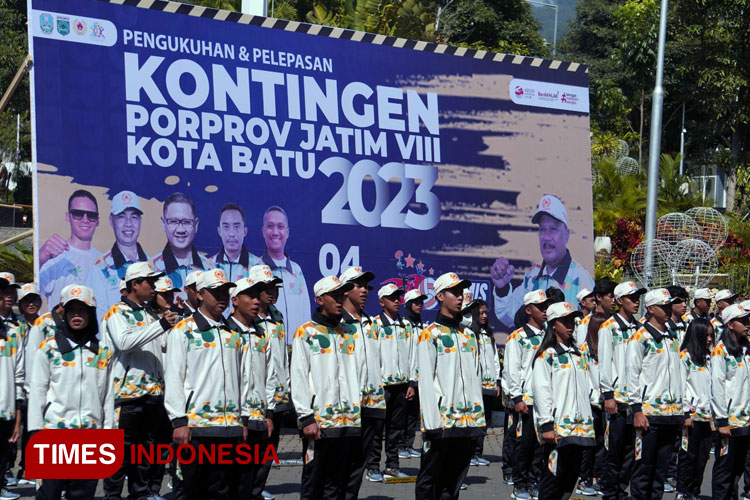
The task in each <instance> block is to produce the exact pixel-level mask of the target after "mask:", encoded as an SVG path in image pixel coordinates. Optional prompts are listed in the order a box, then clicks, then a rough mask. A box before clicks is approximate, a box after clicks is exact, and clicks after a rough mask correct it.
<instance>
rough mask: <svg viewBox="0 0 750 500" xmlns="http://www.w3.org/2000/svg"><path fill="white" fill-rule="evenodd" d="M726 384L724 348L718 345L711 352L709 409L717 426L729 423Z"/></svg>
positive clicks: (724, 425)
mask: <svg viewBox="0 0 750 500" xmlns="http://www.w3.org/2000/svg"><path fill="white" fill-rule="evenodd" d="M726 384H727V363H726V360H725V359H724V348H723V346H721V345H719V346H717V347H715V348H714V350H713V352H712V353H711V411H712V412H713V414H714V424H715V425H716V427H717V428H719V427H726V426H727V425H729V414H728V413H729V411H728V407H729V402H728V401H727V393H726Z"/></svg>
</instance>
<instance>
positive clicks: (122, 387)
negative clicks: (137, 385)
mask: <svg viewBox="0 0 750 500" xmlns="http://www.w3.org/2000/svg"><path fill="white" fill-rule="evenodd" d="M129 371H130V365H128V366H127V367H125V373H123V375H122V382H120V390H121V391H122V390H123V389H124V388H125V381H126V380H127V379H128V372H129ZM115 396H116V395H115Z"/></svg>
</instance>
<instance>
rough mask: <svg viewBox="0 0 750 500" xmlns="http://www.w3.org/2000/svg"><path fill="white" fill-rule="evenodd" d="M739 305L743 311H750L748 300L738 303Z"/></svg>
mask: <svg viewBox="0 0 750 500" xmlns="http://www.w3.org/2000/svg"><path fill="white" fill-rule="evenodd" d="M740 305H741V306H742V308H743V309H748V310H750V300H745V301H742V302H740Z"/></svg>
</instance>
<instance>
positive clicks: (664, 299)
mask: <svg viewBox="0 0 750 500" xmlns="http://www.w3.org/2000/svg"><path fill="white" fill-rule="evenodd" d="M644 302H645V304H644V305H645V307H651V306H664V305H667V304H671V303H672V302H674V299H673V298H672V296H671V295H670V294H669V290H667V289H666V288H655V289H653V290H651V291H649V292H648V293H647V294H646V298H645V299H644Z"/></svg>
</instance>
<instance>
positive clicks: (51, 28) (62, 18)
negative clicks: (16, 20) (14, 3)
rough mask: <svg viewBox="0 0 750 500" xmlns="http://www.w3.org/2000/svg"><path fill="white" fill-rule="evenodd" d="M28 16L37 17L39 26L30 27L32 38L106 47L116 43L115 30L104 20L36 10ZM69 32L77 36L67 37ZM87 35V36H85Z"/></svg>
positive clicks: (111, 24)
mask: <svg viewBox="0 0 750 500" xmlns="http://www.w3.org/2000/svg"><path fill="white" fill-rule="evenodd" d="M30 16H31V18H32V19H33V18H34V16H39V24H38V25H36V24H33V25H32V30H31V35H32V36H44V37H45V38H51V39H53V40H62V41H66V42H76V43H86V44H90V45H102V46H106V47H112V46H113V45H115V44H116V43H117V28H116V27H115V25H114V24H113V23H112V22H111V21H107V20H106V19H96V18H92V17H83V16H79V15H75V14H73V13H66V12H43V11H38V10H32V11H31V14H30ZM71 20H72V21H71ZM71 30H72V31H73V32H74V33H75V34H76V35H77V36H72V37H71V36H69V35H70V32H71ZM87 34H88V36H86V35H87Z"/></svg>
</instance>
